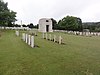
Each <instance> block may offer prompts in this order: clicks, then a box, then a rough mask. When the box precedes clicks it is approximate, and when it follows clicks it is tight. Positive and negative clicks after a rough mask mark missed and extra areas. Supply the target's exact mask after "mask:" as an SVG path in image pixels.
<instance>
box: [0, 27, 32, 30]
mask: <svg viewBox="0 0 100 75" xmlns="http://www.w3.org/2000/svg"><path fill="white" fill-rule="evenodd" d="M0 29H9V30H31V29H30V28H28V27H0Z"/></svg>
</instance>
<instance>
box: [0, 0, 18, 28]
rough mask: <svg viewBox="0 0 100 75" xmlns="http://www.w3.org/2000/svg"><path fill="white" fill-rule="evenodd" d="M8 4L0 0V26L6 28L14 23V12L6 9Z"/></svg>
mask: <svg viewBox="0 0 100 75" xmlns="http://www.w3.org/2000/svg"><path fill="white" fill-rule="evenodd" d="M7 6H8V3H5V2H4V1H3V0H2V1H1V0H0V25H5V26H8V25H9V24H12V23H13V22H15V21H16V19H15V17H16V12H14V11H11V10H10V9H8V7H7Z"/></svg>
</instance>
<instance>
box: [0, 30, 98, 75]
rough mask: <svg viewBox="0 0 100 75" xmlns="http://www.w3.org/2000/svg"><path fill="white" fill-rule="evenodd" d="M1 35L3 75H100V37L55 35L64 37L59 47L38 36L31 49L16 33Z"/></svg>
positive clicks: (0, 58) (0, 69)
mask: <svg viewBox="0 0 100 75" xmlns="http://www.w3.org/2000/svg"><path fill="white" fill-rule="evenodd" d="M21 32H23V31H21ZM0 34H1V37H0V75H100V37H96V36H93V37H85V36H75V35H69V34H65V33H60V32H57V33H56V32H55V33H52V34H56V35H61V36H62V37H63V39H64V40H63V41H64V43H65V44H63V45H59V44H57V43H54V42H52V41H48V40H45V39H42V34H41V33H38V36H35V45H37V46H38V47H35V48H31V47H30V46H28V45H27V44H26V43H25V42H23V41H22V40H21V36H20V37H16V35H15V31H13V30H2V31H1V30H0Z"/></svg>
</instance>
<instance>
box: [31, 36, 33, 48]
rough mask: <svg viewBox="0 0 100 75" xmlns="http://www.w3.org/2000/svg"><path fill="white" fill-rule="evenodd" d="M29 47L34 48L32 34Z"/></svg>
mask: <svg viewBox="0 0 100 75" xmlns="http://www.w3.org/2000/svg"><path fill="white" fill-rule="evenodd" d="M31 47H32V48H34V36H31Z"/></svg>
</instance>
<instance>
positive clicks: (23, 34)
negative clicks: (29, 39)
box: [22, 33, 25, 41]
mask: <svg viewBox="0 0 100 75" xmlns="http://www.w3.org/2000/svg"><path fill="white" fill-rule="evenodd" d="M22 39H23V41H25V33H22Z"/></svg>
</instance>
